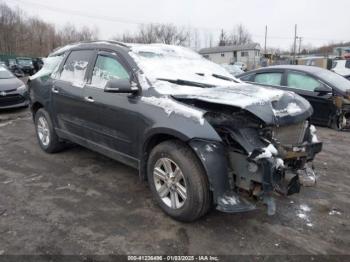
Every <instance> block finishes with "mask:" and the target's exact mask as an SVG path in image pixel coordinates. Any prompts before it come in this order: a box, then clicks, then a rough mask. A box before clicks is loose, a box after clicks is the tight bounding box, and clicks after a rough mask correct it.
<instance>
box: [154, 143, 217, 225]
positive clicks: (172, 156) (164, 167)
mask: <svg viewBox="0 0 350 262" xmlns="http://www.w3.org/2000/svg"><path fill="white" fill-rule="evenodd" d="M147 176H148V183H149V186H150V188H151V191H152V194H153V196H154V198H155V199H156V201H157V203H158V204H159V206H160V207H161V208H162V210H163V211H164V212H165V213H166V214H168V215H169V216H171V217H173V218H175V219H177V220H180V221H193V220H196V219H198V218H199V217H201V216H203V215H204V214H205V213H207V212H208V210H209V207H210V203H211V199H210V191H209V185H208V180H207V177H206V174H205V172H204V169H203V167H202V166H201V163H200V162H199V160H198V158H197V157H196V155H195V154H194V153H193V152H192V150H191V149H190V148H189V147H188V146H187V145H185V144H183V143H181V142H179V141H175V140H171V141H166V142H163V143H161V144H159V145H157V146H156V147H155V148H154V149H153V150H152V152H151V154H150V157H149V160H148V166H147Z"/></svg>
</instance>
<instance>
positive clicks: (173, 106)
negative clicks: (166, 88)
mask: <svg viewBox="0 0 350 262" xmlns="http://www.w3.org/2000/svg"><path fill="white" fill-rule="evenodd" d="M141 100H142V101H144V102H145V103H148V104H152V105H155V106H157V107H161V108H162V109H164V111H165V113H166V114H167V115H168V116H170V115H171V114H172V113H174V114H179V115H183V116H185V117H187V118H192V119H195V120H197V121H198V122H199V123H200V124H201V125H203V124H204V118H203V112H202V111H200V110H197V109H194V108H191V107H189V106H187V105H183V104H180V103H179V102H177V101H175V100H173V99H171V98H168V97H142V98H141Z"/></svg>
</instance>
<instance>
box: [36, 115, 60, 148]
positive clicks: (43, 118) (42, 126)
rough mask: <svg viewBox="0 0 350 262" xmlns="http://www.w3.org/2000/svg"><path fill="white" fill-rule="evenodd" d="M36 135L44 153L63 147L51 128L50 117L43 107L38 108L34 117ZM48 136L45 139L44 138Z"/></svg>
mask: <svg viewBox="0 0 350 262" xmlns="http://www.w3.org/2000/svg"><path fill="white" fill-rule="evenodd" d="M34 123H35V131H36V136H37V139H38V142H39V145H40V147H41V149H42V150H44V151H45V152H46V153H56V152H59V151H61V150H62V149H63V148H64V143H63V142H61V141H60V140H59V138H58V136H57V134H56V132H55V130H54V128H53V125H52V121H51V118H50V116H49V114H48V113H47V112H46V111H45V109H43V108H40V109H39V110H38V111H37V112H36V113H35V117H34ZM45 135H46V137H47V138H48V139H47V140H46V139H45V138H44V137H45Z"/></svg>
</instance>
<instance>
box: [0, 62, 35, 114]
mask: <svg viewBox="0 0 350 262" xmlns="http://www.w3.org/2000/svg"><path fill="white" fill-rule="evenodd" d="M28 103H29V102H28V91H27V86H26V85H25V84H24V83H23V82H22V81H21V80H19V79H18V78H17V77H15V76H14V75H13V74H12V73H11V72H10V71H9V70H8V69H7V68H5V67H3V66H0V109H5V108H6V109H7V108H15V107H25V106H28Z"/></svg>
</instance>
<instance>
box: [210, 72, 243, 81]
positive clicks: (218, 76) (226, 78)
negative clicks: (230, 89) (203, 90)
mask: <svg viewBox="0 0 350 262" xmlns="http://www.w3.org/2000/svg"><path fill="white" fill-rule="evenodd" d="M212 76H213V77H216V78H219V79H222V80H226V81H230V82H235V83H239V82H238V81H237V80H235V79H233V78H230V77H227V76H222V75H217V74H212Z"/></svg>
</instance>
